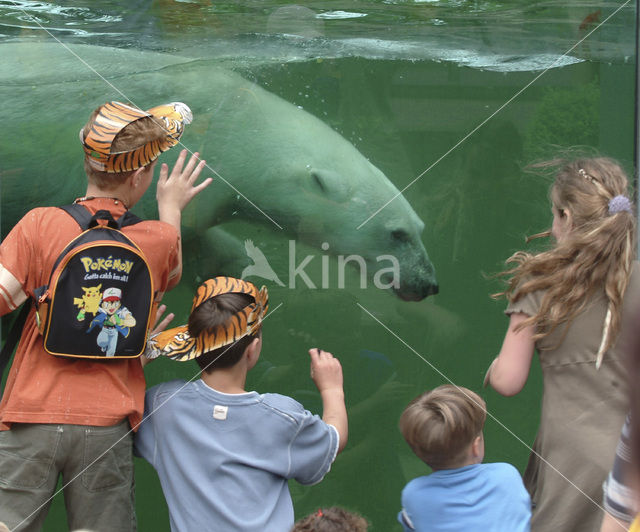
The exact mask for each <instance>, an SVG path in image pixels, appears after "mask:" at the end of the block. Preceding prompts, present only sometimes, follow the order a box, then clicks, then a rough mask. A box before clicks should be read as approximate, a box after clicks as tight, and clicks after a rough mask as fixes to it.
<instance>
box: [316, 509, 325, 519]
mask: <svg viewBox="0 0 640 532" xmlns="http://www.w3.org/2000/svg"><path fill="white" fill-rule="evenodd" d="M316 515H317V516H318V517H322V516H323V515H324V514H323V513H322V508H319V509H318V511H317V512H316Z"/></svg>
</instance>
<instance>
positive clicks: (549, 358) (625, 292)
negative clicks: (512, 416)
mask: <svg viewBox="0 0 640 532" xmlns="http://www.w3.org/2000/svg"><path fill="white" fill-rule="evenodd" d="M546 166H548V167H554V168H557V173H556V178H555V182H554V183H553V185H552V187H551V194H550V198H551V210H552V213H553V225H552V228H551V230H550V231H547V232H545V233H541V234H539V235H535V236H536V237H541V236H551V237H553V239H554V240H555V242H554V244H553V245H552V247H550V248H549V249H547V250H545V251H542V252H539V253H534V254H531V253H526V252H524V251H519V252H517V253H515V254H514V255H513V256H512V257H510V258H509V259H508V260H507V263H508V264H511V265H512V267H511V268H510V269H508V270H507V271H506V272H503V273H504V274H505V275H507V276H509V282H508V285H507V288H506V290H505V291H504V292H502V293H501V294H497V295H498V296H500V295H501V296H504V297H506V298H507V300H508V302H509V304H508V307H507V310H506V311H505V313H506V314H507V315H508V316H509V328H508V330H507V333H506V335H505V338H504V342H503V344H502V348H501V350H500V354H499V355H498V357H497V358H496V359H495V360H494V361H493V363H492V365H491V367H490V368H489V371H488V372H487V378H486V381H488V382H489V383H490V384H491V386H492V387H493V388H494V389H495V390H496V391H497V392H498V393H500V394H502V395H505V396H511V395H515V394H517V393H518V392H519V391H520V390H522V388H523V387H524V385H525V383H526V381H527V378H528V376H529V371H530V367H531V361H532V358H533V354H534V352H535V351H537V352H538V356H539V360H540V364H541V367H542V374H543V381H544V391H543V395H542V410H541V418H540V427H539V430H538V434H537V437H536V440H535V443H534V445H533V449H532V453H531V456H530V459H529V464H528V466H527V469H526V471H525V474H524V481H525V485H526V486H527V488H528V489H529V492H530V494H531V498H532V502H533V505H534V508H533V514H532V527H531V529H532V531H534V532H542V531H544V532H548V531H550V530H557V531H562V532H572V531H576V532H577V531H580V532H585V531H586V532H588V531H596V530H599V526H600V523H601V520H602V512H601V508H600V503H601V500H602V483H603V481H604V480H605V478H606V477H607V473H608V471H609V468H610V467H611V464H612V462H613V457H614V454H615V447H616V442H617V439H618V436H619V434H620V427H622V424H623V421H624V417H625V413H626V411H627V408H628V386H627V378H626V371H625V363H624V359H623V358H624V353H625V349H624V346H623V345H622V344H623V343H624V341H623V335H621V334H620V333H621V330H622V329H623V328H626V327H628V326H629V324H628V323H627V316H628V315H629V314H633V312H632V310H631V309H632V308H634V306H635V303H634V300H637V299H638V296H639V295H640V270H638V264H637V262H635V260H634V257H635V249H636V248H635V246H636V221H635V220H636V218H635V214H634V212H633V208H632V204H631V201H630V199H629V193H628V180H627V177H626V175H625V173H624V171H623V170H622V168H621V167H620V165H619V164H618V163H616V162H615V161H613V160H611V159H607V158H582V159H576V160H573V161H559V160H557V161H552V162H550V163H547V165H546ZM625 336H626V335H625Z"/></svg>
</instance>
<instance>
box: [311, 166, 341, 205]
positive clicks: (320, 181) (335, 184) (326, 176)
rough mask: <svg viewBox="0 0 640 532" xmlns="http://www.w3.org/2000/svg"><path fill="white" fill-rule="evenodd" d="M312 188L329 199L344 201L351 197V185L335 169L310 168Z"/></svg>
mask: <svg viewBox="0 0 640 532" xmlns="http://www.w3.org/2000/svg"><path fill="white" fill-rule="evenodd" d="M309 178H310V180H311V189H312V190H314V189H315V191H316V192H319V193H320V194H322V195H323V196H325V197H326V198H327V199H330V200H332V201H337V202H340V203H343V202H345V201H347V200H348V199H349V198H350V197H351V187H350V186H349V184H348V183H347V180H346V179H345V178H344V177H343V176H341V175H340V174H338V173H337V172H335V171H333V170H327V169H325V168H309Z"/></svg>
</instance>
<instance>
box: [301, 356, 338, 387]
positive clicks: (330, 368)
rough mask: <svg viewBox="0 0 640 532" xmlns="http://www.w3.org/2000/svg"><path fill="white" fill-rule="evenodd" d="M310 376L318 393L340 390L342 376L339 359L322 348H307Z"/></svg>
mask: <svg viewBox="0 0 640 532" xmlns="http://www.w3.org/2000/svg"><path fill="white" fill-rule="evenodd" d="M309 356H310V357H311V378H312V379H313V382H314V383H315V385H316V387H317V388H318V391H319V392H320V393H322V392H327V391H332V390H339V391H340V392H342V385H343V378H342V366H341V364H340V361H339V360H338V359H337V358H335V357H334V356H333V355H332V354H331V353H329V352H327V351H323V350H322V349H318V348H314V349H309Z"/></svg>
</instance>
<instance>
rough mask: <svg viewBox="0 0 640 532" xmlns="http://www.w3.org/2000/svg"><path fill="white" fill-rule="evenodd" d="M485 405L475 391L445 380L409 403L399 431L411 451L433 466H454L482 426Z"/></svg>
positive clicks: (443, 467) (485, 412) (460, 460)
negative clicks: (445, 382) (447, 382)
mask: <svg viewBox="0 0 640 532" xmlns="http://www.w3.org/2000/svg"><path fill="white" fill-rule="evenodd" d="M486 418H487V409H486V405H485V402H484V400H483V399H482V398H481V397H480V396H479V395H478V394H477V393H475V392H472V391H471V390H468V389H467V388H462V387H460V386H453V385H451V384H445V385H443V386H438V387H437V388H434V389H433V390H431V391H430V392H425V393H423V394H422V395H419V396H418V397H416V398H415V399H414V400H413V401H411V402H410V403H409V405H408V406H407V408H405V409H404V412H402V416H400V423H399V427H400V432H402V436H404V439H405V440H406V441H407V443H408V444H409V447H411V449H412V450H413V452H414V453H416V455H417V456H418V457H419V458H420V459H421V460H422V461H423V462H425V463H426V464H427V465H429V466H430V467H431V468H433V469H445V468H449V467H455V466H456V465H457V464H459V463H461V462H462V461H463V460H464V458H465V455H466V452H467V449H468V448H469V446H470V445H471V444H472V443H473V440H474V439H475V438H477V437H478V436H479V435H480V434H481V432H482V427H484V422H485V420H486Z"/></svg>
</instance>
